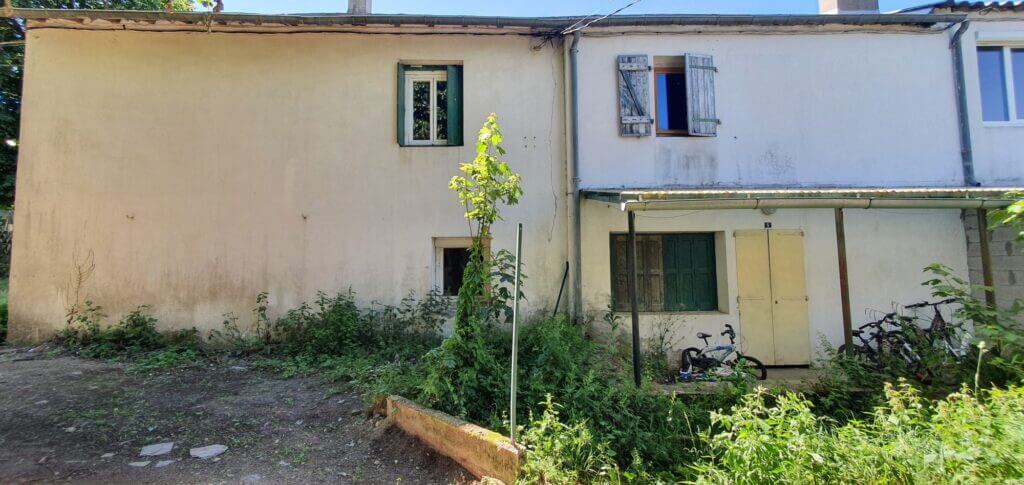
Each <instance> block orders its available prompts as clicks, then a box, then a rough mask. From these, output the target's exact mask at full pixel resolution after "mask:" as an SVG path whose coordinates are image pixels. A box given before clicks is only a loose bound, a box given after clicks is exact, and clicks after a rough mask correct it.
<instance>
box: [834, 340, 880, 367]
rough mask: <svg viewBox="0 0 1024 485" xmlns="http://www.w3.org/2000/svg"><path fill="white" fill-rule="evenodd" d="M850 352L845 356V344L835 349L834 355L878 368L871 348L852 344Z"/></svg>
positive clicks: (876, 358) (876, 357) (876, 359)
mask: <svg viewBox="0 0 1024 485" xmlns="http://www.w3.org/2000/svg"><path fill="white" fill-rule="evenodd" d="M850 350H851V352H850V353H849V354H847V353H846V344H843V345H840V346H839V348H838V349H836V355H848V356H849V357H850V358H851V359H853V360H856V361H857V362H859V363H861V364H865V365H872V366H878V356H876V355H875V352H874V351H873V350H871V348H869V347H865V346H863V345H857V344H854V345H853V347H851V349H850Z"/></svg>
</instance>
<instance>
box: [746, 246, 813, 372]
mask: <svg viewBox="0 0 1024 485" xmlns="http://www.w3.org/2000/svg"><path fill="white" fill-rule="evenodd" d="M735 236H736V274H737V281H736V282H737V285H738V286H739V311H740V345H741V347H742V349H743V353H745V354H747V355H750V356H752V357H755V358H757V359H759V360H760V361H761V362H763V363H764V364H765V365H807V364H809V363H810V330H809V328H808V317H807V283H806V280H805V276H804V274H805V273H804V233H803V231H799V230H786V229H756V230H740V231H736V233H735Z"/></svg>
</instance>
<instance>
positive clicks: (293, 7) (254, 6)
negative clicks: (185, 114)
mask: <svg viewBox="0 0 1024 485" xmlns="http://www.w3.org/2000/svg"><path fill="white" fill-rule="evenodd" d="M928 1H930V0H881V2H880V4H881V9H882V11H888V10H895V9H899V8H904V7H909V6H914V5H920V4H922V3H927V2H928ZM627 3H629V0H505V1H490V2H487V1H480V0H373V11H374V13H419V14H426V13H430V14H453V15H459V14H461V15H510V16H545V15H586V14H590V13H594V12H600V13H608V12H610V11H612V10H614V9H616V8H618V7H621V6H623V5H625V4H627ZM347 5H348V2H347V0H224V7H225V10H226V11H230V12H252V13H300V12H303V13H308V12H338V11H342V10H344V9H345V8H346V6H347ZM817 10H818V1H817V0H641V2H640V3H638V4H637V5H635V6H633V7H631V8H629V9H628V10H626V11H625V12H623V13H634V14H639V13H721V14H739V13H756V14H766V13H817Z"/></svg>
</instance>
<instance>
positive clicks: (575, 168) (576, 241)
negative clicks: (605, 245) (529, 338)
mask: <svg viewBox="0 0 1024 485" xmlns="http://www.w3.org/2000/svg"><path fill="white" fill-rule="evenodd" d="M580 39H581V36H580V32H579V31H576V32H573V33H572V44H571V45H570V47H569V70H570V79H569V98H570V101H569V102H570V105H571V110H572V114H571V116H572V154H571V158H572V159H571V160H570V161H569V164H568V167H567V172H568V174H567V175H568V178H569V260H570V261H572V278H570V284H569V287H570V294H571V295H572V311H571V312H570V314H571V316H572V317H573V318H576V319H579V318H582V316H583V283H582V279H583V269H582V268H581V267H580V266H581V264H582V261H583V258H582V256H581V253H582V249H581V246H582V243H581V240H582V238H581V236H580V232H581V227H582V226H581V224H580V178H579V167H580V103H579V62H578V59H577V58H578V54H579V44H580Z"/></svg>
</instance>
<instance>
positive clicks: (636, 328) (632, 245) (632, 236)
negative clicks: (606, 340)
mask: <svg viewBox="0 0 1024 485" xmlns="http://www.w3.org/2000/svg"><path fill="white" fill-rule="evenodd" d="M626 220H627V223H628V225H629V236H628V239H627V242H628V244H629V249H628V250H627V251H626V255H627V256H626V261H627V262H626V266H627V270H628V271H629V276H628V277H627V278H626V281H628V286H629V288H628V290H629V312H630V318H631V319H632V321H633V380H634V381H635V382H636V386H637V387H640V309H639V308H638V307H639V303H638V301H637V300H638V299H637V295H636V215H635V214H634V213H633V211H626Z"/></svg>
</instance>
